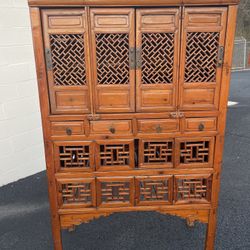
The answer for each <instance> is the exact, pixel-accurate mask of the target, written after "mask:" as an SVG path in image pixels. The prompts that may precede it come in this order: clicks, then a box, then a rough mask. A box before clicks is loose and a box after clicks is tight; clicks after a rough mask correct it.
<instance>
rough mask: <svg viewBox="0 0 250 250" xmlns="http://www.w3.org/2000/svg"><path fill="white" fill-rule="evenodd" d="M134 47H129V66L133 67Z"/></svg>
mask: <svg viewBox="0 0 250 250" xmlns="http://www.w3.org/2000/svg"><path fill="white" fill-rule="evenodd" d="M135 64H136V62H135V48H130V49H129V68H130V69H135Z"/></svg>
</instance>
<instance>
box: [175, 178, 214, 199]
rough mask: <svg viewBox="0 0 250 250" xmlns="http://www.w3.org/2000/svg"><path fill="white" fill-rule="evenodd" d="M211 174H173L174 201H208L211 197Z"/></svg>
mask: <svg viewBox="0 0 250 250" xmlns="http://www.w3.org/2000/svg"><path fill="white" fill-rule="evenodd" d="M211 184H212V176H211V175H186V176H184V175H182V176H175V183H174V185H175V189H174V192H175V202H176V203H195V202H197V203H208V202H210V199H211Z"/></svg>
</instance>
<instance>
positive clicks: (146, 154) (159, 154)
mask: <svg viewBox="0 0 250 250" xmlns="http://www.w3.org/2000/svg"><path fill="white" fill-rule="evenodd" d="M139 152H140V167H148V168H154V167H159V164H160V165H161V166H162V167H171V166H173V153H174V141H173V140H170V139H166V140H162V139H159V140H140V144H139Z"/></svg>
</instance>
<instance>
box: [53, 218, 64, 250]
mask: <svg viewBox="0 0 250 250" xmlns="http://www.w3.org/2000/svg"><path fill="white" fill-rule="evenodd" d="M52 235H53V241H54V250H62V249H63V247H62V235H61V227H60V222H59V216H58V215H57V216H55V217H54V216H53V217H52Z"/></svg>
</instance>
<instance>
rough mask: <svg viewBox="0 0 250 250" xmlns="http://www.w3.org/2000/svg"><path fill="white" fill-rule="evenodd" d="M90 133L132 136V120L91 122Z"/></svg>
mask: <svg viewBox="0 0 250 250" xmlns="http://www.w3.org/2000/svg"><path fill="white" fill-rule="evenodd" d="M90 133H92V134H113V135H121V134H122V135H124V134H132V122H131V120H106V121H91V122H90Z"/></svg>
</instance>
